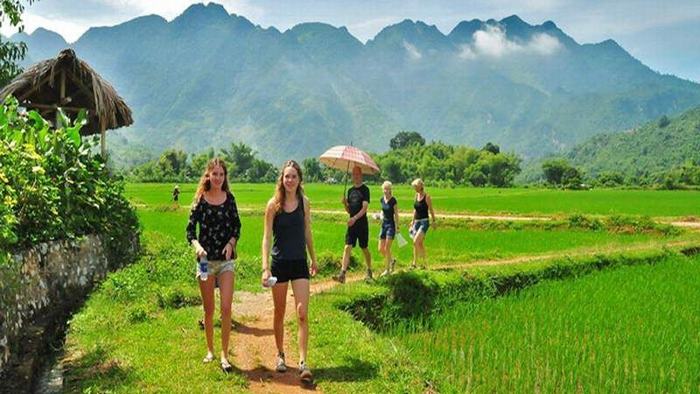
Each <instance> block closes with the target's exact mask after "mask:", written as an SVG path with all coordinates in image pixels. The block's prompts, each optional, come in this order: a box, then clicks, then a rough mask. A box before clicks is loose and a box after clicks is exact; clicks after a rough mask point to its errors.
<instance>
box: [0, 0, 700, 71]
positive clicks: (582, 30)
mask: <svg viewBox="0 0 700 394" xmlns="http://www.w3.org/2000/svg"><path fill="white" fill-rule="evenodd" d="M192 3H197V1H186V0H40V1H38V2H36V3H34V4H32V5H31V6H28V7H27V9H26V11H25V26H26V30H27V31H28V32H32V31H33V30H34V29H36V28H37V27H45V28H47V29H49V30H53V31H56V32H58V33H60V34H61V35H63V36H64V37H65V38H66V39H67V40H68V41H69V42H72V41H75V40H77V39H78V38H79V37H80V35H81V34H82V33H84V32H85V31H86V30H87V29H88V28H89V27H91V26H111V25H115V24H119V23H121V22H124V21H127V20H129V19H132V18H134V17H137V16H140V15H147V14H158V15H161V16H163V17H165V18H166V19H168V20H171V19H173V18H174V17H176V16H177V15H179V14H180V13H182V11H183V10H184V9H185V8H187V7H188V6H189V5H190V4H192ZM205 3H206V2H205ZM217 3H220V4H223V5H224V7H226V9H227V10H228V11H229V12H230V13H235V14H239V15H243V16H245V17H246V18H248V19H250V20H251V21H252V22H253V23H255V24H259V25H261V26H263V27H268V26H275V27H277V28H278V29H280V30H281V31H284V30H286V29H288V28H290V27H292V26H294V25H296V24H298V23H301V22H326V23H330V24H332V25H335V26H346V27H347V28H348V30H350V32H351V33H352V34H353V35H354V36H355V37H357V38H358V39H360V40H361V41H363V42H364V41H366V40H368V39H371V38H372V37H374V35H376V34H377V33H378V32H379V31H380V30H381V29H382V28H383V27H385V26H387V25H390V24H393V23H397V22H400V21H401V20H403V19H406V18H410V19H413V20H421V21H424V22H426V23H428V24H434V25H436V26H437V27H438V28H439V29H440V30H441V31H442V32H443V33H445V34H447V33H449V32H450V30H451V29H452V28H453V27H454V26H455V25H456V24H457V23H459V22H460V21H462V20H470V19H474V18H478V19H482V20H485V19H489V18H494V19H502V18H504V17H506V16H509V15H512V14H517V15H519V16H520V17H521V18H523V19H524V20H525V21H526V22H528V23H530V24H540V23H543V22H544V21H547V20H552V21H553V22H555V23H556V24H557V25H558V26H559V27H560V28H561V29H562V30H563V31H564V32H566V33H567V34H569V35H570V36H572V37H573V38H574V39H575V40H576V41H578V42H579V43H590V42H599V41H603V40H605V39H608V38H612V39H614V40H615V41H617V42H618V43H620V45H622V46H623V47H624V48H625V49H627V50H628V51H629V52H630V53H631V54H632V55H633V56H635V57H636V58H638V59H639V60H641V61H642V62H643V63H644V64H646V65H648V66H649V67H651V68H652V69H654V70H657V71H659V72H662V73H669V74H675V75H677V76H679V77H682V78H686V79H691V80H694V81H697V82H700V0H669V1H660V0H654V1H652V0H618V1H603V0H519V1H516V0H462V1H456V0H437V1H419V0H374V1H365V0H342V1H339V0H284V1H282V0H221V1H217ZM3 33H5V34H8V33H10V32H8V31H7V30H6V29H3Z"/></svg>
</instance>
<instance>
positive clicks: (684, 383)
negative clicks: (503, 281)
mask: <svg viewBox="0 0 700 394" xmlns="http://www.w3.org/2000/svg"><path fill="white" fill-rule="evenodd" d="M698 308H700V258H698V257H695V258H693V259H688V258H684V257H678V256H676V257H671V258H669V259H667V260H666V261H663V262H661V263H659V264H656V265H641V266H630V267H623V268H618V269H615V270H607V271H601V272H598V273H594V274H592V275H590V276H586V277H583V278H580V279H575V280H566V281H554V282H544V283H541V284H538V285H536V286H534V287H532V288H530V289H526V290H523V291H521V292H520V293H518V294H514V295H510V296H507V297H503V298H498V299H493V300H487V301H484V302H480V303H465V304H460V305H458V306H457V307H455V308H454V309H453V310H451V311H449V312H447V313H444V314H442V315H439V316H436V317H434V318H433V320H432V330H431V331H424V332H419V333H413V334H411V333H407V332H406V331H403V332H402V331H399V332H398V333H397V334H398V335H396V336H395V337H394V338H395V339H396V340H397V341H399V342H400V343H401V344H402V345H403V346H404V347H405V349H407V350H408V354H407V357H410V358H412V359H415V360H421V363H423V364H424V367H425V369H426V370H427V371H430V373H431V374H432V378H431V379H432V380H433V381H435V382H440V383H439V386H438V387H437V388H438V390H439V391H440V392H444V393H450V392H455V393H459V392H494V391H505V392H532V391H544V392H577V391H581V390H587V389H591V388H594V387H595V388H597V389H599V390H601V391H605V392H691V391H693V390H695V389H697V387H700V386H699V385H700V364H698V363H697V362H696V361H697V357H698V355H699V354H700V333H699V331H698V327H700V315H698V313H697V311H698ZM409 332H410V331H409Z"/></svg>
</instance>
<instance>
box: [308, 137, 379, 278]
mask: <svg viewBox="0 0 700 394" xmlns="http://www.w3.org/2000/svg"><path fill="white" fill-rule="evenodd" d="M320 161H321V163H323V164H325V165H327V166H329V167H331V168H336V169H339V170H342V171H345V172H348V171H350V169H352V182H353V185H352V187H351V188H350V189H348V190H347V194H346V193H345V192H343V199H342V202H343V206H344V207H345V211H346V212H347V213H348V214H349V215H350V218H349V219H348V222H347V230H346V232H345V248H344V249H343V262H342V266H341V269H340V273H339V274H338V275H336V276H334V277H333V279H335V280H336V281H338V282H340V283H345V274H346V272H347V270H348V265H349V264H350V254H351V253H352V248H353V247H355V245H356V244H358V243H359V245H360V249H362V254H364V256H365V262H366V263H367V277H366V279H368V280H371V279H372V255H370V253H369V249H368V248H367V246H368V244H369V223H368V221H367V208H368V207H369V201H370V199H369V188H368V187H367V186H366V185H365V184H364V183H362V174H376V173H378V172H379V167H377V164H376V163H375V162H374V160H372V158H371V157H370V156H369V155H368V154H367V153H365V152H363V151H361V150H359V149H357V148H355V147H354V146H347V145H338V146H334V147H332V148H330V149H328V150H327V151H326V152H325V153H324V154H322V155H321V157H320Z"/></svg>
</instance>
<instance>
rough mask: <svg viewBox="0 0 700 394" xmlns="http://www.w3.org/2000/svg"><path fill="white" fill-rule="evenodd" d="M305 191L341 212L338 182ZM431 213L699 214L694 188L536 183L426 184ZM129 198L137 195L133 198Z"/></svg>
mask: <svg viewBox="0 0 700 394" xmlns="http://www.w3.org/2000/svg"><path fill="white" fill-rule="evenodd" d="M173 186H174V185H173V184H127V185H126V195H127V196H128V197H129V198H130V199H131V200H132V202H141V203H144V204H147V205H162V204H166V205H167V204H171V201H170V200H171V194H170V193H171V191H172V188H173ZM231 187H232V189H233V192H234V194H235V195H236V200H237V202H238V205H239V207H241V208H244V209H257V210H262V209H264V207H265V204H266V202H267V200H269V199H270V197H272V192H273V189H274V186H273V185H272V184H232V185H231ZM369 187H370V193H371V201H370V212H374V211H379V205H378V201H379V197H381V188H380V187H379V186H378V185H369ZM195 189H196V185H194V184H184V185H180V190H181V195H180V202H179V203H180V206H182V207H188V206H189V205H190V204H191V202H192V196H193V195H194V191H195ZM305 191H306V194H307V196H308V197H309V199H310V200H311V204H312V207H313V209H323V210H336V211H342V210H343V207H342V205H341V204H340V198H341V197H342V194H343V189H342V186H340V185H325V184H316V183H312V184H307V185H305ZM393 191H394V195H395V196H396V198H397V200H398V203H399V204H398V209H399V211H400V212H405V213H410V212H412V211H413V199H414V191H413V189H412V188H411V187H410V186H408V185H394V190H393ZM427 191H428V193H430V195H431V196H432V198H433V203H434V206H435V210H436V213H473V214H492V215H496V214H511V215H516V216H531V215H535V216H537V215H554V216H566V215H573V214H577V213H579V214H585V215H648V216H654V217H657V216H660V217H667V216H675V217H685V216H695V217H697V216H700V204H698V203H697V202H698V201H699V200H700V191H698V190H630V189H593V190H587V191H572V190H553V189H541V188H508V189H504V188H501V189H496V188H472V187H457V188H454V189H451V188H430V187H429V188H428V189H427ZM133 198H137V200H134V199H133Z"/></svg>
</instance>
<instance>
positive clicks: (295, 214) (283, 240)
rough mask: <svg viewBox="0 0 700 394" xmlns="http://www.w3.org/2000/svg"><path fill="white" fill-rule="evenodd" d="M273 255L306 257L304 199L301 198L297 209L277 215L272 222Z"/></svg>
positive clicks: (292, 257)
mask: <svg viewBox="0 0 700 394" xmlns="http://www.w3.org/2000/svg"><path fill="white" fill-rule="evenodd" d="M272 237H273V240H274V241H273V244H272V257H273V258H274V259H275V260H301V259H306V235H305V233H304V199H303V198H300V199H299V204H297V209H295V210H293V211H292V212H285V211H284V209H282V211H280V213H278V214H277V215H275V219H274V220H273V222H272Z"/></svg>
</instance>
